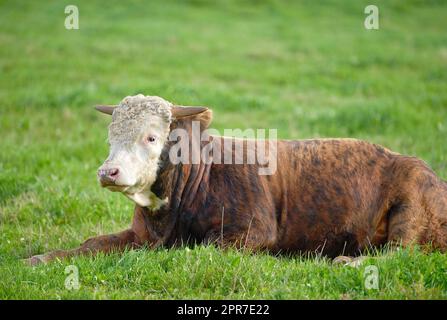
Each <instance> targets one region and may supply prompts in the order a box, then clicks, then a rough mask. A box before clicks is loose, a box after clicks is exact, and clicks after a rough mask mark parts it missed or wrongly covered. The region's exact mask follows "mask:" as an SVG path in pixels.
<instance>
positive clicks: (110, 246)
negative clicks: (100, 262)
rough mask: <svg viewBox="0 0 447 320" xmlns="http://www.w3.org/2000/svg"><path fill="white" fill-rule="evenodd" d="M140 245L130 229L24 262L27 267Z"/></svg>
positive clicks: (91, 239)
mask: <svg viewBox="0 0 447 320" xmlns="http://www.w3.org/2000/svg"><path fill="white" fill-rule="evenodd" d="M140 245H141V241H140V239H139V238H138V237H137V235H136V234H135V232H134V231H133V230H131V229H129V230H125V231H122V232H119V233H115V234H109V235H104V236H99V237H94V238H90V239H88V240H87V241H85V242H84V243H83V244H81V246H80V247H78V248H75V249H71V250H56V251H51V252H48V253H45V254H40V255H36V256H33V257H31V258H28V259H25V260H24V261H25V262H26V263H27V264H29V265H32V266H34V265H37V264H40V263H47V262H50V261H52V260H55V259H63V258H68V257H73V256H77V255H87V254H90V255H94V254H96V253H98V252H104V253H108V252H111V251H114V250H116V251H122V250H124V249H125V248H135V247H138V246H140Z"/></svg>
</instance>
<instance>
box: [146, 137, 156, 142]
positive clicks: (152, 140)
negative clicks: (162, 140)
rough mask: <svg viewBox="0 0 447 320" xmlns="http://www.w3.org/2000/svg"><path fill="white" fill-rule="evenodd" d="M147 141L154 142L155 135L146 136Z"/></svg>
mask: <svg viewBox="0 0 447 320" xmlns="http://www.w3.org/2000/svg"><path fill="white" fill-rule="evenodd" d="M147 141H148V142H154V141H155V137H154V136H149V137H147Z"/></svg>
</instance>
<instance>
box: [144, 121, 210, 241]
mask: <svg viewBox="0 0 447 320" xmlns="http://www.w3.org/2000/svg"><path fill="white" fill-rule="evenodd" d="M179 127H182V128H183V129H185V130H187V131H188V132H189V135H190V136H191V126H190V123H188V122H186V123H185V122H180V123H176V124H175V128H179ZM171 146H172V144H167V145H166V146H165V148H164V150H163V152H162V155H161V158H160V167H159V170H158V174H157V179H156V181H155V183H154V184H153V185H152V187H151V189H150V192H151V193H152V194H154V195H155V196H156V197H157V198H158V199H167V204H166V205H163V206H161V207H160V208H159V209H158V210H156V211H155V212H148V214H147V218H146V223H147V224H150V226H149V227H150V228H152V229H153V228H154V226H155V228H157V229H158V230H156V233H157V234H158V235H159V238H160V240H159V241H160V244H166V243H168V242H171V241H172V239H174V241H175V238H176V236H177V234H176V233H178V232H176V231H178V230H179V229H181V228H182V226H179V225H177V222H178V220H179V216H180V215H181V213H182V211H183V210H184V208H185V207H187V206H188V205H190V204H191V203H192V201H193V200H194V199H195V195H196V192H197V189H198V185H199V183H200V181H201V180H202V178H203V175H204V172H205V171H206V170H205V167H206V166H207V165H205V164H203V163H202V164H194V165H192V164H184V163H183V164H182V163H179V164H172V162H171V161H170V160H169V150H170V147H171ZM176 225H177V227H176ZM157 226H158V227H157Z"/></svg>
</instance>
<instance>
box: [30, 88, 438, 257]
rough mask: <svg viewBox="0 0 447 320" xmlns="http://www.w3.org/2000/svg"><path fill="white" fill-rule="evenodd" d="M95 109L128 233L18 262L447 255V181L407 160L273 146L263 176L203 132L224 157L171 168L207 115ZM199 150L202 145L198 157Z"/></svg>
mask: <svg viewBox="0 0 447 320" xmlns="http://www.w3.org/2000/svg"><path fill="white" fill-rule="evenodd" d="M97 109H98V110H99V111H101V112H103V113H106V114H110V115H112V122H111V124H110V126H109V135H108V137H109V138H108V140H109V144H110V154H109V156H108V158H107V159H106V160H105V162H104V163H103V164H102V165H101V166H100V168H99V170H98V180H99V182H100V184H101V186H102V187H104V188H107V189H109V190H111V191H115V192H121V193H123V194H124V195H125V196H127V197H128V198H129V199H131V200H132V201H133V202H135V209H134V217H133V222H132V224H131V227H130V228H129V229H127V230H124V231H122V232H119V233H115V234H110V235H102V236H99V237H94V238H91V239H89V240H87V241H85V242H84V243H83V244H81V245H80V247H78V248H75V249H72V250H57V251H52V252H49V253H46V254H42V255H36V256H33V257H31V258H28V259H26V262H27V263H29V264H31V265H35V264H39V263H46V262H49V261H52V260H54V259H58V258H64V257H69V256H76V255H81V254H95V253H98V252H103V253H109V252H111V251H120V250H121V251H122V250H124V249H126V248H127V249H128V248H139V247H141V246H144V247H149V248H157V247H160V246H163V247H173V246H180V245H194V244H214V245H218V246H222V247H229V246H231V247H236V248H247V249H249V250H255V251H259V250H262V251H266V252H271V253H291V254H295V253H296V254H305V253H312V252H316V253H319V254H321V255H324V256H326V257H329V258H336V257H338V256H341V257H342V258H343V257H345V258H346V259H348V260H343V259H342V261H350V260H349V259H351V258H350V257H356V256H361V254H362V252H364V251H365V250H368V249H369V248H372V247H377V248H380V247H383V246H385V245H390V246H409V245H413V244H417V245H423V246H427V247H429V248H431V249H434V250H441V251H445V250H446V248H447V183H446V182H444V181H443V180H441V179H440V178H438V177H437V176H436V174H435V173H434V172H433V171H432V170H431V169H430V168H429V167H428V166H427V165H426V164H425V163H424V162H423V161H421V160H419V159H417V158H415V157H409V156H404V155H400V154H398V153H395V152H392V151H390V150H388V149H386V148H384V147H382V146H379V145H376V144H372V143H368V142H365V141H361V140H356V139H309V140H279V141H277V143H276V145H275V146H274V147H268V148H267V149H268V151H269V152H272V153H273V151H275V152H274V153H275V155H276V161H277V166H276V170H275V172H274V173H272V174H260V173H259V167H260V166H261V165H260V164H259V163H242V164H234V163H233V164H226V163H224V162H223V161H215V160H222V159H219V154H220V156H222V155H223V154H225V153H227V152H230V154H231V152H234V151H235V145H236V141H237V140H238V139H235V138H233V137H224V136H210V139H211V140H212V144H213V150H214V151H216V150H217V151H221V152H216V154H215V155H214V157H215V159H213V161H207V162H206V161H198V162H196V163H192V162H191V163H188V161H180V162H174V161H172V159H171V155H172V154H173V153H172V152H171V151H172V149H173V148H174V146H176V145H177V143H178V139H177V141H174V140H173V139H170V135H171V133H173V132H174V131H175V130H183V132H186V137H187V138H191V141H192V140H193V139H192V135H193V134H192V132H193V129H194V128H193V124H194V123H196V124H198V128H199V131H200V133H204V132H206V130H208V128H209V125H210V123H211V120H212V111H211V110H210V109H209V108H206V107H184V106H178V105H174V104H172V103H170V102H168V101H166V100H164V99H163V98H160V97H156V96H144V95H141V94H139V95H136V96H129V97H126V98H124V99H123V100H122V101H121V102H120V104H119V105H117V106H98V107H97ZM180 140H181V139H180ZM239 142H241V141H239ZM190 143H191V142H190ZM266 143H267V140H266ZM242 144H243V145H244V147H245V148H248V149H250V148H252V149H253V148H254V149H257V148H260V145H262V143H261V144H249V140H248V139H245V140H242ZM196 147H197V145H196ZM205 147H206V146H205V142H203V141H201V142H199V143H198V147H197V148H196V151H195V152H200V151H203V149H204V148H205ZM174 153H176V152H174ZM191 153H193V152H191ZM192 156H194V154H190V155H189V156H188V157H186V160H188V159H189V160H191V157H192Z"/></svg>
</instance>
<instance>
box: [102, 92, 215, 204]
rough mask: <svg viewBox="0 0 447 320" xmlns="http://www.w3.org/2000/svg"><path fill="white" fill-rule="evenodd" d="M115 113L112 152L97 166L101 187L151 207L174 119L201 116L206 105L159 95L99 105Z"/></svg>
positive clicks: (107, 111) (111, 126) (110, 138)
mask: <svg viewBox="0 0 447 320" xmlns="http://www.w3.org/2000/svg"><path fill="white" fill-rule="evenodd" d="M96 109H97V110H99V111H101V112H103V113H107V114H110V115H112V123H111V124H110V126H109V139H108V140H109V144H110V153H109V156H108V158H107V159H106V160H105V161H104V163H103V165H102V166H101V167H100V168H99V169H98V180H99V182H100V183H101V186H103V187H106V188H108V189H109V190H111V191H119V192H122V193H124V194H125V195H127V196H128V197H129V198H131V199H132V200H134V201H135V202H136V203H137V204H139V205H141V206H149V205H150V203H151V202H152V201H151V198H153V196H154V195H153V194H152V193H151V192H150V187H151V186H152V184H153V183H154V182H155V180H156V178H157V171H158V168H159V164H160V156H161V154H162V151H163V148H164V146H165V145H166V143H167V142H168V137H169V132H170V130H171V123H172V121H175V120H178V119H182V118H185V117H188V118H191V117H196V116H200V114H202V113H205V112H207V110H208V109H207V108H204V107H179V106H174V105H173V104H171V103H170V102H168V101H166V100H164V99H162V98H160V97H156V96H144V95H142V94H139V95H136V96H129V97H126V98H124V99H123V100H122V101H121V103H120V104H119V105H118V106H97V107H96Z"/></svg>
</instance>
